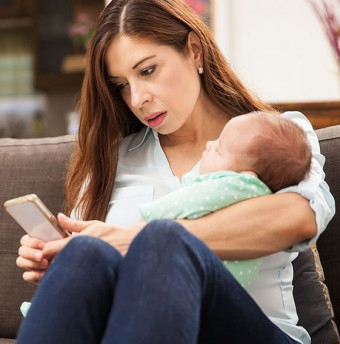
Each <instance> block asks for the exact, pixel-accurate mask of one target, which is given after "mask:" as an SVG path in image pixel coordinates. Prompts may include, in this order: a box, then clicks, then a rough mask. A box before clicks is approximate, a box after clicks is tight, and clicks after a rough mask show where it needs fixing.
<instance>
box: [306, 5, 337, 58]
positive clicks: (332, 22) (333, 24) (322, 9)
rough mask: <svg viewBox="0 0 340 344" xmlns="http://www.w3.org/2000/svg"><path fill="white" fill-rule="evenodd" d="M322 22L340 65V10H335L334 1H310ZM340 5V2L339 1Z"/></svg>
mask: <svg viewBox="0 0 340 344" xmlns="http://www.w3.org/2000/svg"><path fill="white" fill-rule="evenodd" d="M308 2H309V3H310V4H311V6H312V7H313V9H314V12H315V14H316V15H317V17H318V19H319V20H320V22H321V24H322V26H323V28H324V30H325V33H326V35H327V38H328V41H329V43H330V45H331V47H332V49H333V51H334V53H335V56H336V59H337V61H338V64H340V9H339V8H338V9H336V8H334V1H333V3H332V1H330V0H319V2H317V1H316V0H308ZM338 3H339V4H340V1H339V0H338Z"/></svg>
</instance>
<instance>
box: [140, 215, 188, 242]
mask: <svg viewBox="0 0 340 344" xmlns="http://www.w3.org/2000/svg"><path fill="white" fill-rule="evenodd" d="M189 235H190V234H189V232H188V231H187V230H186V229H185V228H184V227H183V226H182V225H181V224H179V223H178V222H176V221H173V220H168V219H163V220H154V221H151V222H149V223H148V224H147V225H146V226H145V227H144V228H143V230H142V231H141V232H140V233H139V234H138V236H137V237H136V240H138V241H142V242H143V243H145V244H146V245H155V246H156V247H161V246H163V245H166V246H169V245H176V244H178V243H179V242H182V241H183V240H185V239H187V238H188V236H189Z"/></svg>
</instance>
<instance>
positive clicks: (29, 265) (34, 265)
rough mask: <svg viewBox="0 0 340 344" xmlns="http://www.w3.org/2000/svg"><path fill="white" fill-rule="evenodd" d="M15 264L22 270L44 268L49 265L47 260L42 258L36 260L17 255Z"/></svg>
mask: <svg viewBox="0 0 340 344" xmlns="http://www.w3.org/2000/svg"><path fill="white" fill-rule="evenodd" d="M16 264H17V266H18V267H19V268H21V269H24V270H46V269H47V267H48V265H49V261H48V260H47V259H42V260H41V261H39V262H37V261H33V260H30V259H26V258H23V257H22V256H19V257H18V258H17V260H16Z"/></svg>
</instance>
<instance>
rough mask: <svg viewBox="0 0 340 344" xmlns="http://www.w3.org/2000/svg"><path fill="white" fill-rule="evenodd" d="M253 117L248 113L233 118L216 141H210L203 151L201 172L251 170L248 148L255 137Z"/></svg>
mask: <svg viewBox="0 0 340 344" xmlns="http://www.w3.org/2000/svg"><path fill="white" fill-rule="evenodd" d="M255 131H256V129H255V128H254V123H253V119H251V118H250V116H248V115H242V116H238V117H234V118H232V119H231V120H230V121H229V122H228V123H227V124H226V126H225V127H224V129H223V130H222V133H221V135H220V137H219V138H218V139H217V140H215V141H208V142H207V146H206V150H205V151H204V152H203V155H202V160H201V166H200V173H201V174H203V173H210V172H217V171H224V170H227V171H236V172H240V171H245V170H250V169H251V168H250V166H252V161H251V160H250V157H249V154H248V148H249V147H250V146H249V145H250V144H251V141H252V139H253V137H254V132H255Z"/></svg>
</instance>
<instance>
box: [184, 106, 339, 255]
mask: <svg viewBox="0 0 340 344" xmlns="http://www.w3.org/2000/svg"><path fill="white" fill-rule="evenodd" d="M283 116H284V117H286V118H289V119H290V120H292V121H294V122H295V123H296V124H298V125H299V126H300V127H301V128H302V129H303V130H304V131H305V133H306V135H307V137H308V140H309V143H310V146H311V149H312V166H311V171H310V173H309V175H308V178H306V179H305V180H303V181H302V182H300V183H299V185H295V186H291V187H288V188H286V189H284V190H281V191H279V192H278V193H276V194H274V195H269V196H262V197H258V198H256V199H251V200H247V201H244V202H240V203H237V204H235V205H232V206H231V207H229V208H226V209H221V210H219V211H218V212H216V213H214V214H210V215H207V216H205V217H203V218H201V219H197V220H194V221H191V222H189V221H187V220H181V221H180V222H181V223H183V225H184V226H185V227H187V228H188V229H189V230H190V231H191V232H193V233H194V234H195V235H197V236H198V237H199V238H201V239H202V240H203V241H204V242H205V243H206V244H207V245H208V246H209V247H210V248H211V249H212V250H213V251H214V252H215V253H216V254H217V255H218V256H220V257H221V258H222V259H238V258H239V259H240V258H254V257H258V256H263V255H266V254H271V253H274V252H277V251H281V250H291V251H303V250H306V249H307V248H308V247H309V246H310V245H311V244H312V243H314V242H315V241H316V240H317V238H318V237H319V235H320V234H321V233H322V232H323V231H324V230H325V229H326V226H327V224H328V223H329V221H330V220H331V219H332V217H333V216H334V213H335V202H334V198H333V196H332V195H331V193H330V191H329V187H328V185H327V183H326V182H325V180H324V178H325V173H324V171H323V166H324V163H325V158H324V156H323V155H322V154H321V153H320V146H319V141H318V137H317V135H316V133H315V131H314V130H313V127H312V125H311V123H310V122H309V121H308V119H307V118H306V117H305V116H304V115H303V114H301V113H300V112H296V111H294V112H293V111H292V112H286V113H284V114H283ZM207 229H208V230H207Z"/></svg>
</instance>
